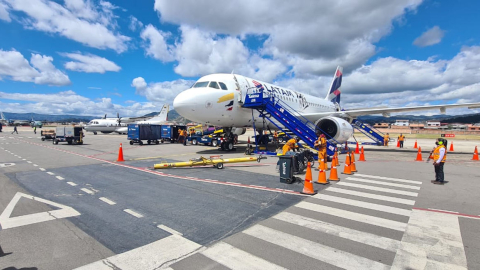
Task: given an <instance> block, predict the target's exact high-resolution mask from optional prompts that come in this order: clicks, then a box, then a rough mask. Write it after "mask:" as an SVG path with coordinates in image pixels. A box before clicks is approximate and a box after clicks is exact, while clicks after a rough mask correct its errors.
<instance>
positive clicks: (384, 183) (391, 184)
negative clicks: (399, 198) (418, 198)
mask: <svg viewBox="0 0 480 270" xmlns="http://www.w3.org/2000/svg"><path fill="white" fill-rule="evenodd" d="M347 180H351V181H355V182H362V183H370V184H377V185H384V186H391V187H399V188H408V189H416V190H420V187H417V186H412V185H402V184H395V183H387V182H383V181H375V180H369V179H363V178H357V177H347Z"/></svg>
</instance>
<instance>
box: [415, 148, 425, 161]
mask: <svg viewBox="0 0 480 270" xmlns="http://www.w3.org/2000/svg"><path fill="white" fill-rule="evenodd" d="M415 161H423V159H422V147H418V152H417V159H415Z"/></svg>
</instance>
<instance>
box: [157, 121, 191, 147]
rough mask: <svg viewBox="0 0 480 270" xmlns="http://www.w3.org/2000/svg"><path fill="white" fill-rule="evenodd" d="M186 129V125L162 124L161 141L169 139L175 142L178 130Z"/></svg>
mask: <svg viewBox="0 0 480 270" xmlns="http://www.w3.org/2000/svg"><path fill="white" fill-rule="evenodd" d="M181 129H182V130H184V129H186V126H177V125H162V134H161V142H162V143H163V142H165V141H169V142H171V143H173V142H176V141H177V140H178V137H179V133H178V131H179V130H181Z"/></svg>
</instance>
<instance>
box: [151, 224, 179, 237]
mask: <svg viewBox="0 0 480 270" xmlns="http://www.w3.org/2000/svg"><path fill="white" fill-rule="evenodd" d="M157 228H159V229H162V230H164V231H167V232H169V233H171V234H176V235H180V236H182V235H183V234H182V233H181V232H177V231H175V230H174V229H172V228H169V227H167V226H165V225H163V224H160V225H158V226H157Z"/></svg>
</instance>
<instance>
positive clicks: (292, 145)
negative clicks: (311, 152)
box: [282, 136, 300, 155]
mask: <svg viewBox="0 0 480 270" xmlns="http://www.w3.org/2000/svg"><path fill="white" fill-rule="evenodd" d="M299 140H300V139H299V138H298V137H297V136H295V137H294V138H292V139H290V140H288V141H287V143H286V144H285V145H284V146H283V148H282V150H283V155H285V154H287V152H289V151H292V150H294V149H296V148H298V144H297V143H298V141H299Z"/></svg>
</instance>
